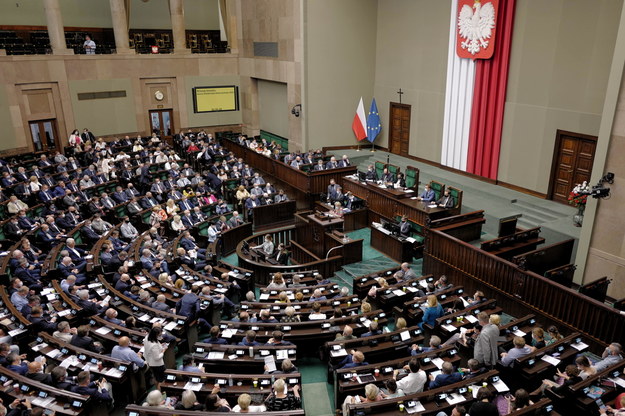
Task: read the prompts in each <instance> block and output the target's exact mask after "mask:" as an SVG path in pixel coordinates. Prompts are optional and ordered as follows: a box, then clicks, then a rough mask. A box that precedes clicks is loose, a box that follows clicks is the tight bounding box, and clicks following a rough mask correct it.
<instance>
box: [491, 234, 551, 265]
mask: <svg viewBox="0 0 625 416" xmlns="http://www.w3.org/2000/svg"><path fill="white" fill-rule="evenodd" d="M539 235H540V227H536V228H530V229H528V230H520V231H517V232H515V233H514V234H511V235H508V236H504V237H498V238H494V239H492V240H488V241H484V242H482V244H481V245H480V248H481V249H482V250H484V251H488V252H489V253H491V254H494V255H495V256H498V257H501V258H504V259H506V260H509V259H511V258H512V257H514V256H516V255H519V254H521V253H527V252H528V251H532V250H535V249H536V247H537V246H538V245H539V244H543V243H544V242H545V239H544V238H542V237H540V236H539Z"/></svg>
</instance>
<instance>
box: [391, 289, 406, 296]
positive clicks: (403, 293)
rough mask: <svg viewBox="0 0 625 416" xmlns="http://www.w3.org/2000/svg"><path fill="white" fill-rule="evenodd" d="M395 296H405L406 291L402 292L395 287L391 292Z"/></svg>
mask: <svg viewBox="0 0 625 416" xmlns="http://www.w3.org/2000/svg"><path fill="white" fill-rule="evenodd" d="M392 293H393V294H394V295H395V296H405V295H406V292H404V291H403V290H399V289H395V290H393V292H392Z"/></svg>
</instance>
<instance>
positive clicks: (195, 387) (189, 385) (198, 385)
mask: <svg viewBox="0 0 625 416" xmlns="http://www.w3.org/2000/svg"><path fill="white" fill-rule="evenodd" d="M203 385H204V384H203V383H191V382H190V381H188V382H187V384H185V385H184V389H185V390H193V391H200V390H202V386H203Z"/></svg>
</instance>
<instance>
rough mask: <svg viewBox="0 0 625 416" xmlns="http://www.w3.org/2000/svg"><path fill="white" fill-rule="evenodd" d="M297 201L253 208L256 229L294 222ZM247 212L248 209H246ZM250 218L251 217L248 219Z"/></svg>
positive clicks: (253, 220) (253, 221)
mask: <svg viewBox="0 0 625 416" xmlns="http://www.w3.org/2000/svg"><path fill="white" fill-rule="evenodd" d="M296 204H297V203H296V201H294V200H291V201H285V202H280V203H277V204H270V205H261V206H258V207H256V208H254V209H253V210H252V212H253V214H252V218H251V220H252V224H253V225H254V230H258V229H262V228H265V229H266V228H277V227H282V226H284V225H289V224H292V223H293V215H295V210H296ZM245 213H246V214H247V209H246V210H245ZM248 220H249V219H248Z"/></svg>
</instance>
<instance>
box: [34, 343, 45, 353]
mask: <svg viewBox="0 0 625 416" xmlns="http://www.w3.org/2000/svg"><path fill="white" fill-rule="evenodd" d="M47 346H48V344H46V343H45V342H42V343H41V344H39V345H35V346H34V347H33V348H32V350H33V351H39V350H40V349H42V348H45V347H47Z"/></svg>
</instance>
